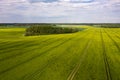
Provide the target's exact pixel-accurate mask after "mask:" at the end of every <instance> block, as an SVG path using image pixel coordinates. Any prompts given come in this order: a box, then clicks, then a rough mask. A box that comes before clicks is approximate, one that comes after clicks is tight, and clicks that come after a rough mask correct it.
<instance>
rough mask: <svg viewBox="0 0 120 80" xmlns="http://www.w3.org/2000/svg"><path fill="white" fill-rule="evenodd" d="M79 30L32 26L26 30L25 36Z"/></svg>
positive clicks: (76, 29) (48, 25) (75, 29)
mask: <svg viewBox="0 0 120 80" xmlns="http://www.w3.org/2000/svg"><path fill="white" fill-rule="evenodd" d="M79 30H80V29H79V28H70V27H58V26H57V25H55V24H44V25H43V24H42V25H32V26H30V27H28V28H27V29H26V33H25V35H26V36H32V35H46V34H62V33H74V32H78V31H79Z"/></svg>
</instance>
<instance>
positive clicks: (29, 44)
mask: <svg viewBox="0 0 120 80" xmlns="http://www.w3.org/2000/svg"><path fill="white" fill-rule="evenodd" d="M51 39H52V38H50V39H45V40H43V41H40V42H39V43H41V42H46V41H49V40H51ZM33 42H35V41H28V42H23V43H22V44H18V45H17V46H18V47H17V48H18V49H16V48H14V46H12V48H11V47H10V48H11V49H9V47H8V48H5V51H2V53H1V54H3V53H4V54H5V53H6V52H9V51H13V50H20V48H21V47H22V45H24V44H26V45H25V46H24V47H22V48H25V47H29V46H32V45H36V44H39V43H33ZM15 46H16V45H15ZM7 49H8V50H7Z"/></svg>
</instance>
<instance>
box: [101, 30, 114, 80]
mask: <svg viewBox="0 0 120 80" xmlns="http://www.w3.org/2000/svg"><path fill="white" fill-rule="evenodd" d="M100 36H101V41H102V48H103V61H104V64H105V71H106V78H107V79H106V80H112V76H111V72H110V66H109V63H108V59H107V55H106V48H105V42H104V39H103V33H102V31H101V30H100Z"/></svg>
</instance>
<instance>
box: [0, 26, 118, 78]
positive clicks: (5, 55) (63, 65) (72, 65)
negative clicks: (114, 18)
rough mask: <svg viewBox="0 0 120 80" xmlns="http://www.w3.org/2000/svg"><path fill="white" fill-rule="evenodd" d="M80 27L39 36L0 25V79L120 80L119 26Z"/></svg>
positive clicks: (22, 29) (20, 29)
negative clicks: (75, 30) (66, 31)
mask: <svg viewBox="0 0 120 80" xmlns="http://www.w3.org/2000/svg"><path fill="white" fill-rule="evenodd" d="M78 26H79V25H78ZM73 27H74V26H73ZM80 27H82V28H83V27H84V28H85V29H84V30H82V31H79V32H75V33H67V34H51V35H39V36H24V34H25V30H26V28H23V27H22V28H20V27H19V28H0V80H120V28H101V27H95V26H80Z"/></svg>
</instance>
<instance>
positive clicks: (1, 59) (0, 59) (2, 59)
mask: <svg viewBox="0 0 120 80" xmlns="http://www.w3.org/2000/svg"><path fill="white" fill-rule="evenodd" d="M61 39H62V38H58V39H57V40H53V41H52V42H50V44H53V43H54V42H56V41H59V40H61ZM48 40H50V39H47V40H44V41H41V42H46V41H48ZM41 42H40V43H41ZM37 44H38V43H37ZM50 44H46V45H45V46H44V47H46V46H48V45H50ZM30 45H33V44H30ZM34 45H35V44H34ZM44 47H39V46H38V48H34V49H31V50H27V51H25V52H29V51H33V50H36V49H42V48H44ZM25 52H23V53H18V54H14V55H11V56H8V57H5V58H0V62H1V61H4V60H7V59H10V58H14V57H17V56H20V55H23V54H26V53H25Z"/></svg>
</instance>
